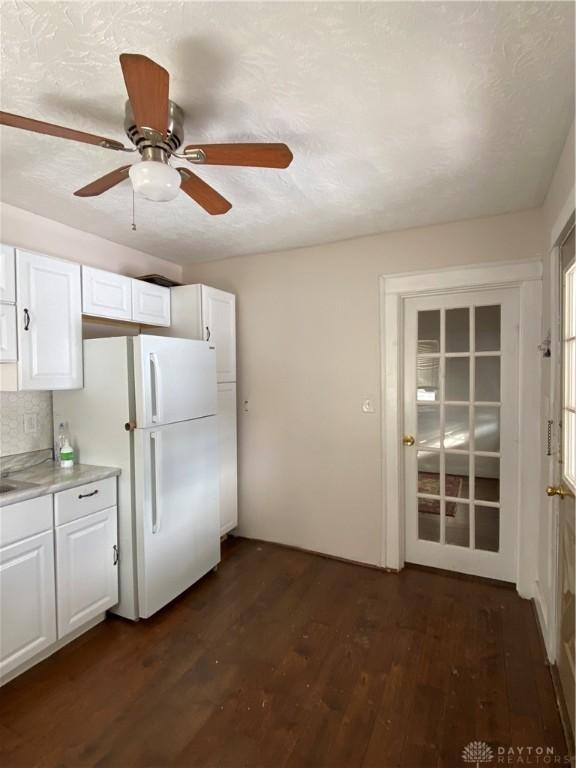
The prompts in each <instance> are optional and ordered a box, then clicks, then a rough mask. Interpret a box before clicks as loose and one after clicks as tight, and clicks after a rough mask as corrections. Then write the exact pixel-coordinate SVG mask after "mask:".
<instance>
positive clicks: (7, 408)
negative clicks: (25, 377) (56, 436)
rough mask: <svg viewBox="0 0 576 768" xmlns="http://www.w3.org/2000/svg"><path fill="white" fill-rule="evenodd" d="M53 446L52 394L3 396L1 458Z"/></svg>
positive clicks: (1, 401) (18, 393) (26, 393)
mask: <svg viewBox="0 0 576 768" xmlns="http://www.w3.org/2000/svg"><path fill="white" fill-rule="evenodd" d="M52 446H53V428H52V393H51V392H0V456H11V455H12V454H15V453H27V452H29V451H40V450H42V449H44V448H52Z"/></svg>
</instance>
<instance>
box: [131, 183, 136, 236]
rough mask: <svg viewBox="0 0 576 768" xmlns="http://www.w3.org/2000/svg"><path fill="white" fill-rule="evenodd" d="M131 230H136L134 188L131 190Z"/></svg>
mask: <svg viewBox="0 0 576 768" xmlns="http://www.w3.org/2000/svg"><path fill="white" fill-rule="evenodd" d="M132 232H136V202H135V199H134V190H132Z"/></svg>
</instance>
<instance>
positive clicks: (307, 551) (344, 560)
mask: <svg viewBox="0 0 576 768" xmlns="http://www.w3.org/2000/svg"><path fill="white" fill-rule="evenodd" d="M234 539H236V540H239V541H241V540H242V539H245V540H246V541H254V542H256V543H257V544H269V545H271V546H273V547H281V548H282V549H291V550H293V551H295V552H303V553H304V554H306V555H317V556H318V557H325V558H327V559H328V560H337V561H338V562H339V563H347V564H348V565H361V566H362V567H363V568H372V569H373V570H375V571H382V572H383V573H399V571H398V570H396V569H395V568H383V567H382V566H381V565H375V564H373V563H363V562H362V561H361V560H351V559H350V558H348V557H340V556H339V555H329V554H328V553H327V552H318V551H316V550H315V549H306V548H305V547H297V546H296V545H295V544H282V543H281V542H279V541H269V540H268V539H255V538H253V537H252V536H237V535H236V534H234Z"/></svg>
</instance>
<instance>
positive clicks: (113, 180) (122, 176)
mask: <svg viewBox="0 0 576 768" xmlns="http://www.w3.org/2000/svg"><path fill="white" fill-rule="evenodd" d="M130 167H131V166H129V165H123V166H122V168H116V170H115V171H110V173H107V174H106V176H101V177H100V178H99V179H96V181H93V182H91V183H90V184H87V185H86V186H85V187H82V189H77V190H76V192H74V194H75V195H76V197H95V196H96V195H101V194H102V192H106V190H107V189H111V188H112V187H115V186H116V184H120V182H121V181H125V180H126V179H127V178H128V171H129V170H130Z"/></svg>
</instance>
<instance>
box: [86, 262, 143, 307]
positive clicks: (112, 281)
mask: <svg viewBox="0 0 576 768" xmlns="http://www.w3.org/2000/svg"><path fill="white" fill-rule="evenodd" d="M82 312H83V313H84V314H85V315H96V316H97V317H109V318H112V319H114V320H132V278H130V277H126V276H125V275H117V274H116V273H114V272H105V271H104V270H102V269H94V268H93V267H82Z"/></svg>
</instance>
